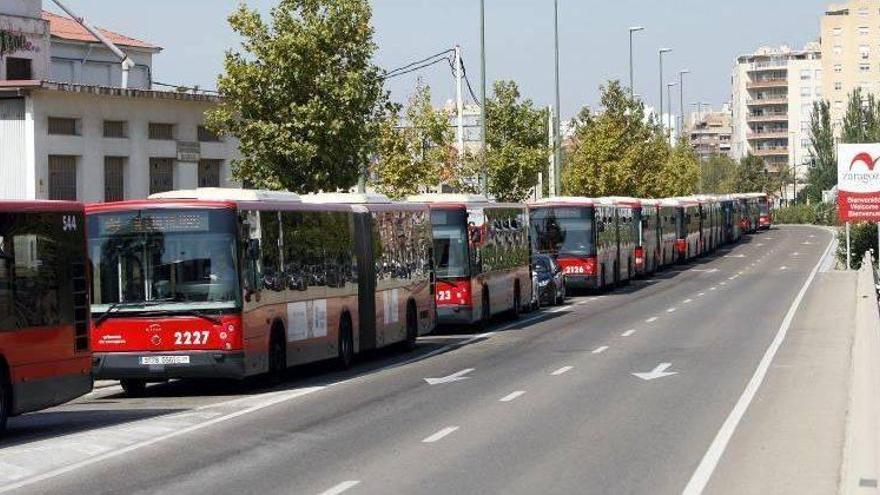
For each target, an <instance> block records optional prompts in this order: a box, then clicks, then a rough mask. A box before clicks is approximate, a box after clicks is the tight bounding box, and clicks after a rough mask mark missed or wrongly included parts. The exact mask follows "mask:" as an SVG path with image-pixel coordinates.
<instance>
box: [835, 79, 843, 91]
mask: <svg viewBox="0 0 880 495" xmlns="http://www.w3.org/2000/svg"><path fill="white" fill-rule="evenodd" d="M842 89H843V83H842V82H840V81H835V82H834V91H841V90H842Z"/></svg>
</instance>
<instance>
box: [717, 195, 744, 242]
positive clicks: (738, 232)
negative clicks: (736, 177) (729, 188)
mask: <svg viewBox="0 0 880 495" xmlns="http://www.w3.org/2000/svg"><path fill="white" fill-rule="evenodd" d="M721 211H722V218H723V220H722V222H723V226H724V227H723V232H722V239H723V243H724V244H731V243H734V242H739V240H740V239H741V238H742V222H741V221H740V219H741V218H742V213H741V211H742V206H741V204H740V202H739V201H737V200H736V199H734V198H733V197H732V196H729V195H728V196H724V197H723V198H722V199H721Z"/></svg>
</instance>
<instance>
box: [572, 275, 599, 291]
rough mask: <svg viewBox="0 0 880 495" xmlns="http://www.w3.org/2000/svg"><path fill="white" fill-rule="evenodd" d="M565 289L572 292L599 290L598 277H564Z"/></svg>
mask: <svg viewBox="0 0 880 495" xmlns="http://www.w3.org/2000/svg"><path fill="white" fill-rule="evenodd" d="M565 288H567V289H573V290H585V289H601V288H602V286H601V285H599V277H597V276H595V275H566V276H565Z"/></svg>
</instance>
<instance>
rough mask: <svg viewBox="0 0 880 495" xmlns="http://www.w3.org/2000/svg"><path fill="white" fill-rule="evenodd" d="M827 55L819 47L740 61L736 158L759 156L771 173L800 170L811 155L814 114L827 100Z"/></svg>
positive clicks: (767, 51) (763, 51)
mask: <svg viewBox="0 0 880 495" xmlns="http://www.w3.org/2000/svg"><path fill="white" fill-rule="evenodd" d="M821 58H822V52H821V49H820V47H819V44H818V43H810V44H808V45H807V46H806V47H805V48H804V49H803V50H799V51H795V50H791V49H790V48H788V47H784V46H783V47H780V48H767V47H762V48H759V49H758V50H757V51H756V52H755V53H753V54H751V55H744V56H741V57H739V58H738V59H737V63H736V66H735V67H734V71H733V78H732V85H733V88H732V93H733V101H732V112H733V121H732V137H731V155H732V156H733V158H736V159H739V158H742V157H745V156H746V155H748V154H753V155H757V156H760V157H762V158H763V159H764V162H765V163H766V166H767V170H768V171H770V172H779V171H781V170H783V169H784V168H786V167H787V168H788V169H789V170H795V171H796V173H797V175H798V177H803V176H804V175H805V174H806V167H805V166H803V164H804V163H805V162H806V160H807V159H808V157H809V153H810V139H809V130H810V114H811V112H812V108H813V103H814V102H816V101H819V100H821V99H822V60H821Z"/></svg>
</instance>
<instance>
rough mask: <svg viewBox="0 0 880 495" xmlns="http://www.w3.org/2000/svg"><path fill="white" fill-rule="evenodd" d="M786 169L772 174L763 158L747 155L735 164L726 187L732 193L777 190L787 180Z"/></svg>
mask: <svg viewBox="0 0 880 495" xmlns="http://www.w3.org/2000/svg"><path fill="white" fill-rule="evenodd" d="M788 177H789V174H788V173H787V172H786V171H782V172H779V173H778V174H772V173H769V172H768V171H767V169H766V168H765V165H764V160H763V159H761V158H760V157H757V156H755V155H748V156H746V157H745V158H743V159H742V160H740V162H739V164H737V166H736V170H735V173H734V174H733V177H732V178H731V180H730V182H729V183H728V185H727V186H726V189H727V190H728V191H729V192H732V193H747V192H764V193H772V192H775V191H778V190H779V189H780V188H781V187H782V184H783V181H785V180H789V179H788Z"/></svg>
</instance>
